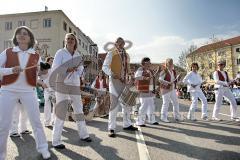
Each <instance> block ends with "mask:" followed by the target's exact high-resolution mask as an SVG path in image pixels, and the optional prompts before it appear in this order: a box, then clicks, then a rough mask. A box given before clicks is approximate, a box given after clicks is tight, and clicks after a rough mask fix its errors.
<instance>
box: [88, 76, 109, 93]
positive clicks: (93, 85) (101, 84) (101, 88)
mask: <svg viewBox="0 0 240 160" xmlns="http://www.w3.org/2000/svg"><path fill="white" fill-rule="evenodd" d="M96 81H97V78H95V80H94V81H93V83H92V85H91V88H94V89H95V84H96ZM99 84H100V86H99V89H97V90H98V91H107V88H103V79H102V80H100V79H99Z"/></svg>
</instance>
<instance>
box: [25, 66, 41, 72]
mask: <svg viewBox="0 0 240 160" xmlns="http://www.w3.org/2000/svg"><path fill="white" fill-rule="evenodd" d="M38 66H40V65H34V66H30V67H26V68H24V69H22V71H24V70H28V69H32V68H35V67H38Z"/></svg>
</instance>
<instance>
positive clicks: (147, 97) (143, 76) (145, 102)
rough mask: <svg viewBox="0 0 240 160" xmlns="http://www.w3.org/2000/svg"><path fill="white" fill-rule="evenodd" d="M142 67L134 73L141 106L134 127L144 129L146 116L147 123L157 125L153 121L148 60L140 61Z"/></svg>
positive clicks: (150, 73) (152, 96) (150, 75)
mask: <svg viewBox="0 0 240 160" xmlns="http://www.w3.org/2000/svg"><path fill="white" fill-rule="evenodd" d="M141 64H142V67H140V68H138V70H137V71H136V73H135V80H136V85H137V90H138V91H139V92H140V96H139V100H140V103H141V106H140V108H139V111H138V117H137V121H136V125H138V126H141V127H145V126H146V125H145V119H146V115H147V117H148V122H149V123H150V124H153V125H158V122H157V121H156V119H155V114H154V111H155V104H154V95H153V93H152V92H151V91H150V81H151V79H152V78H153V77H152V76H153V75H152V72H151V71H150V65H151V62H150V58H148V57H145V58H143V59H142V62H141Z"/></svg>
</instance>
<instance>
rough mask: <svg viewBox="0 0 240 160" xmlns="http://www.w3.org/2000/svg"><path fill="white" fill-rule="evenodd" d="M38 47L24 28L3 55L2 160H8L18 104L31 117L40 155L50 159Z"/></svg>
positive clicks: (0, 65) (0, 101)
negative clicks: (39, 94)
mask: <svg viewBox="0 0 240 160" xmlns="http://www.w3.org/2000/svg"><path fill="white" fill-rule="evenodd" d="M34 43H35V39H34V36H33V33H32V32H31V31H30V29H29V28H27V27H25V26H21V27H18V28H17V29H16V31H15V33H14V36H13V44H14V45H15V47H13V48H8V49H6V50H5V51H3V52H2V53H1V54H0V74H2V75H3V79H2V89H1V90H2V95H1V97H0V137H1V138H0V160H4V159H5V158H6V151H7V139H8V134H9V130H10V127H11V122H12V116H13V111H14V108H15V106H16V102H17V101H18V100H20V101H21V102H22V104H23V107H24V109H25V111H26V112H27V114H28V117H29V120H30V123H31V125H32V128H33V133H34V137H35V142H36V148H37V151H38V152H39V153H41V155H42V157H43V158H44V159H49V158H50V152H49V151H48V144H47V140H46V136H45V134H44V131H43V127H42V124H41V121H40V111H39V107H38V101H37V95H36V91H35V87H36V81H37V69H38V67H37V66H38V65H40V58H39V54H36V52H35V50H34V49H33V46H34ZM24 68H25V69H24Z"/></svg>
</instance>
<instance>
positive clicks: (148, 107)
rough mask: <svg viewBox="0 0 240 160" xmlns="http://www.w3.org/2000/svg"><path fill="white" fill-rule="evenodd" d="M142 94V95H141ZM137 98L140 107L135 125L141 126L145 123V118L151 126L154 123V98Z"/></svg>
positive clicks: (149, 96)
mask: <svg viewBox="0 0 240 160" xmlns="http://www.w3.org/2000/svg"><path fill="white" fill-rule="evenodd" d="M141 94H144V93H141ZM141 94H140V97H139V101H140V103H141V106H140V107H139V111H138V117H137V121H136V124H137V125H143V124H144V123H145V121H146V116H147V118H148V123H150V124H153V123H155V122H156V119H155V114H154V111H155V104H154V97H153V96H152V95H149V94H148V95H146V94H144V95H141Z"/></svg>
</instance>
